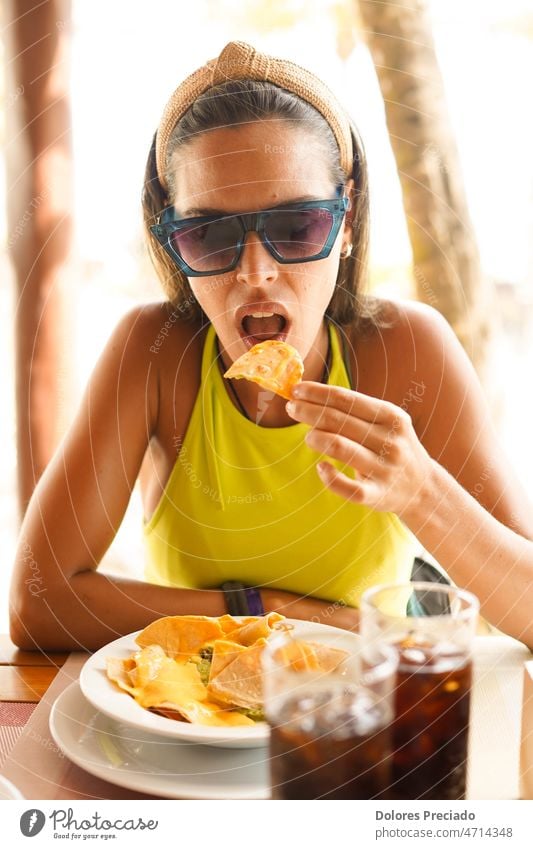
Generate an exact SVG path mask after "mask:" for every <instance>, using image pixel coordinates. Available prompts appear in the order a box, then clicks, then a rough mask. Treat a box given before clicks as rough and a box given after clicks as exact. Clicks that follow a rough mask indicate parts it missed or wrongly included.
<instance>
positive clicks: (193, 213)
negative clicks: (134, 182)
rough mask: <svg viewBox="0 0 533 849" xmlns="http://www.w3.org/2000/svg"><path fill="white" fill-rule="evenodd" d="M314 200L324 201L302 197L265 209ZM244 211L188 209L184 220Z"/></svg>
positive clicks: (209, 208)
mask: <svg viewBox="0 0 533 849" xmlns="http://www.w3.org/2000/svg"><path fill="white" fill-rule="evenodd" d="M314 200H323V198H317V197H316V195H302V196H301V197H297V198H291V200H286V201H283V203H280V204H277V205H276V206H268V207H265V209H277V208H278V206H290V204H292V203H307V201H314ZM252 211H253V212H261V210H259V209H257V210H256V209H254V210H252ZM245 214H246V213H243V212H242V211H237V212H236V211H234V210H231V211H230V210H227V209H213V208H212V207H196V206H195V207H192V208H191V209H186V210H185V212H184V213H183V216H182V217H183V218H208V217H210V216H215V215H220V216H222V215H245Z"/></svg>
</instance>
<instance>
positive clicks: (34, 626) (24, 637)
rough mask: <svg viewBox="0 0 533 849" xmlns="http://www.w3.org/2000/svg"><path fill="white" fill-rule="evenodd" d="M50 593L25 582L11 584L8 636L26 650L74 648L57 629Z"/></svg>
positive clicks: (47, 650) (42, 650) (60, 630)
mask: <svg viewBox="0 0 533 849" xmlns="http://www.w3.org/2000/svg"><path fill="white" fill-rule="evenodd" d="M55 607H56V605H55V604H54V600H53V598H52V595H51V593H49V592H47V591H44V590H43V591H42V593H37V592H36V591H35V589H34V591H32V590H31V588H29V587H28V586H26V585H22V586H19V587H17V586H12V588H11V594H10V600H9V636H10V638H11V641H12V642H13V643H14V644H15V645H16V646H17V647H18V648H19V649H22V650H23V651H35V652H38V651H40V652H49V651H64V650H66V649H68V648H72V645H67V643H68V635H67V634H65V633H64V632H63V629H62V628H58V623H57V620H56V619H55V617H54V615H53V610H54V608H55Z"/></svg>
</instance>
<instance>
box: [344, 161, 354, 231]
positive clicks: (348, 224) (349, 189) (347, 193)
mask: <svg viewBox="0 0 533 849" xmlns="http://www.w3.org/2000/svg"><path fill="white" fill-rule="evenodd" d="M354 195H355V182H354V180H353V177H350V178H349V180H346V182H345V184H344V197H347V198H348V200H349V204H348V209H347V210H346V217H345V219H344V229H343V243H344V242H346V244H349V243H350V242H351V241H352V224H353V199H354Z"/></svg>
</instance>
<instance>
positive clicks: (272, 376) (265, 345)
mask: <svg viewBox="0 0 533 849" xmlns="http://www.w3.org/2000/svg"><path fill="white" fill-rule="evenodd" d="M303 373H304V364H303V361H302V358H301V356H300V354H299V352H298V351H297V350H296V348H293V347H292V345H288V344H287V342H281V341H279V340H277V339H266V340H265V341H264V342H259V344H258V345H254V346H253V348H250V350H249V351H246V353H245V354H243V355H242V356H241V357H239V358H238V359H237V360H235V362H234V363H233V365H232V366H230V368H229V369H228V370H227V372H226V373H225V375H224V377H231V378H234V379H236V380H239V379H241V378H245V379H246V380H252V381H253V382H254V383H258V384H259V386H262V387H263V389H269V390H270V391H271V392H275V393H276V394H277V395H281V396H282V397H283V398H289V399H290V397H291V389H292V388H293V386H296V384H297V383H300V381H301V379H302V377H303Z"/></svg>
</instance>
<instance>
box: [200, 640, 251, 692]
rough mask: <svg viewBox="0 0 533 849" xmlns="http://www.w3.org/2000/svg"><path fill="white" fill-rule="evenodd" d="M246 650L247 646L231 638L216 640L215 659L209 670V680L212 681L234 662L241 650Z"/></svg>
mask: <svg viewBox="0 0 533 849" xmlns="http://www.w3.org/2000/svg"><path fill="white" fill-rule="evenodd" d="M243 651H246V648H245V646H241V645H240V644H239V643H234V642H232V641H231V640H215V642H214V643H213V659H212V661H211V669H210V670H209V681H210V682H211V681H212V680H213V679H214V678H216V677H217V675H220V673H221V672H222V670H223V669H225V667H226V666H227V665H228V664H229V663H232V662H233V661H234V660H235V658H236V657H237V655H238V654H239V653H240V652H243Z"/></svg>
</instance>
